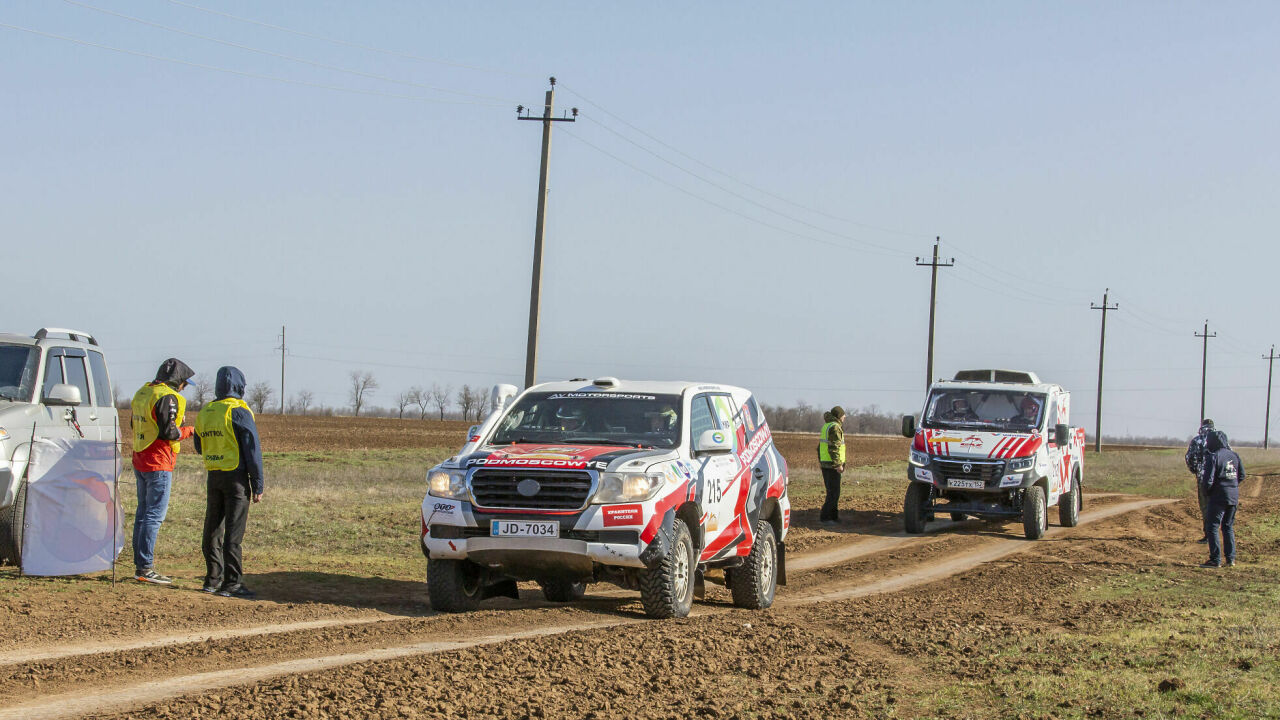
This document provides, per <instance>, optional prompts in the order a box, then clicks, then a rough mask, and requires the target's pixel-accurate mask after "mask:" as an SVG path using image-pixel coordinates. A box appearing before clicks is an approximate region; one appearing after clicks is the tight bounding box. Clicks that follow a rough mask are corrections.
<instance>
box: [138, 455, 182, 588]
mask: <svg viewBox="0 0 1280 720" xmlns="http://www.w3.org/2000/svg"><path fill="white" fill-rule="evenodd" d="M133 476H134V477H136V478H137V479H138V512H137V514H135V515H134V516H133V564H134V566H136V567H137V568H138V571H139V572H142V571H144V570H150V569H151V568H152V567H154V563H155V551H156V536H157V535H159V534H160V524H161V523H163V522H164V516H165V514H166V513H167V512H169V486H170V485H171V484H173V473H172V472H170V471H168V470H156V471H154V472H142V471H141V470H137V469H135V470H134V471H133Z"/></svg>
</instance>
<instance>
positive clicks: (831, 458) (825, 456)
mask: <svg viewBox="0 0 1280 720" xmlns="http://www.w3.org/2000/svg"><path fill="white" fill-rule="evenodd" d="M838 428H840V423H834V422H829V423H827V424H826V425H823V426H822V435H821V436H820V437H819V438H818V462H820V463H830V464H832V465H843V464H844V430H843V429H840V430H839V435H840V440H839V441H838V442H831V441H830V440H828V439H827V438H829V437H831V431H832V430H836V429H838ZM833 445H834V446H835V447H834V448H833V447H832V446H833ZM833 451H834V452H833Z"/></svg>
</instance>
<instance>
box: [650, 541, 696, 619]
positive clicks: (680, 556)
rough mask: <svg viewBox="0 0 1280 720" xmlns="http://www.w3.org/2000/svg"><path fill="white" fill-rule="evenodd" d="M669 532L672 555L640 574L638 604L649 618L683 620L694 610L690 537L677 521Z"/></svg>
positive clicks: (692, 559)
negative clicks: (679, 618) (677, 618)
mask: <svg viewBox="0 0 1280 720" xmlns="http://www.w3.org/2000/svg"><path fill="white" fill-rule="evenodd" d="M672 531H673V532H672V535H673V536H674V537H673V538H672V541H671V551H670V552H669V553H667V556H666V557H665V558H663V559H662V562H660V563H658V564H657V565H655V566H654V567H652V568H647V569H645V570H643V571H641V573H640V603H641V604H642V605H644V613H645V615H648V616H649V617H652V618H673V617H686V616H687V615H688V614H689V611H690V610H691V609H693V574H694V570H695V564H694V563H695V558H694V555H693V537H692V536H690V535H689V527H688V526H687V525H685V524H684V520H681V519H680V518H676V521H675V525H674V527H673V528H672Z"/></svg>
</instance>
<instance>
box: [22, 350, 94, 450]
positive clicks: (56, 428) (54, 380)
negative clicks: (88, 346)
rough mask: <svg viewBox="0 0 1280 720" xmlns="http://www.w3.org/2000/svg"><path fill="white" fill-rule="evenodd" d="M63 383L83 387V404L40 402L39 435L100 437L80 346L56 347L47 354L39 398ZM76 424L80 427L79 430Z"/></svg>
mask: <svg viewBox="0 0 1280 720" xmlns="http://www.w3.org/2000/svg"><path fill="white" fill-rule="evenodd" d="M59 383H64V384H67V385H74V386H75V387H77V388H79V389H80V404H79V405H75V406H66V405H53V406H51V405H44V404H43V403H42V404H41V407H40V410H41V414H40V422H39V427H38V428H37V429H36V436H37V437H45V438H76V439H79V438H80V437H82V436H83V437H84V438H85V439H88V440H101V439H102V433H101V430H100V429H99V427H98V424H97V421H96V419H90V416H93V417H94V418H96V417H98V416H97V414H96V413H95V412H94V410H95V408H94V407H93V395H92V394H91V393H90V391H89V373H88V371H87V370H86V368H85V351H84V350H81V349H80V348H65V347H54V348H49V350H48V351H47V352H46V353H45V360H44V378H43V380H42V381H41V383H40V398H41V400H42V401H43V399H44V397H45V396H46V395H48V394H49V391H50V390H52V389H53V386H54V385H57V384H59ZM77 426H78V427H79V429H78V430H77Z"/></svg>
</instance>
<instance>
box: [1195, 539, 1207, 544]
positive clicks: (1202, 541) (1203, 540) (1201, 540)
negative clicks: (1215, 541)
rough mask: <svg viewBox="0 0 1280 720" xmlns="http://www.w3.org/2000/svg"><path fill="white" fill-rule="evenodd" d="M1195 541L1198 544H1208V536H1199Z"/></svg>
mask: <svg viewBox="0 0 1280 720" xmlns="http://www.w3.org/2000/svg"><path fill="white" fill-rule="evenodd" d="M1196 543H1197V544H1199V545H1208V544H1209V538H1207V537H1202V538H1200V539H1199V540H1197V541H1196Z"/></svg>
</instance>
